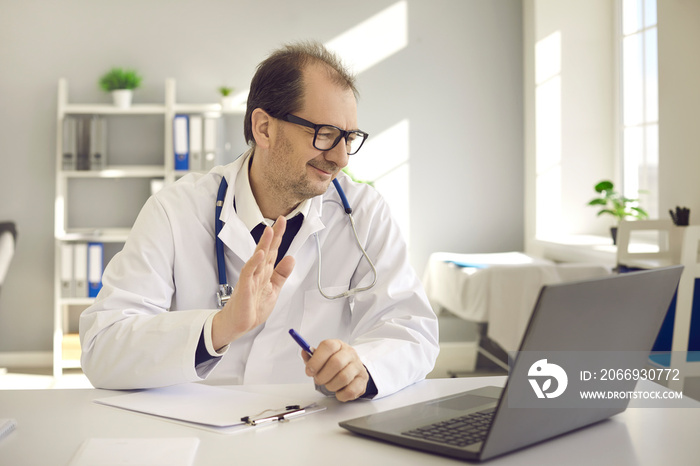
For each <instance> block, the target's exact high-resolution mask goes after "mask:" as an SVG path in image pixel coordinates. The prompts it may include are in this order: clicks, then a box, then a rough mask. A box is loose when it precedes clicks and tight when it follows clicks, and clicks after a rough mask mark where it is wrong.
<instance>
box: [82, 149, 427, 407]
mask: <svg viewBox="0 0 700 466" xmlns="http://www.w3.org/2000/svg"><path fill="white" fill-rule="evenodd" d="M243 159H245V157H240V158H239V159H238V160H236V161H235V162H233V163H231V164H229V165H226V166H221V167H216V168H214V169H213V170H212V171H211V172H209V173H207V174H189V175H187V176H185V177H183V178H182V179H181V180H179V181H178V182H177V183H175V184H174V185H172V186H170V187H166V188H165V189H163V190H161V191H160V192H159V193H157V194H156V195H154V196H152V197H151V198H150V199H149V200H148V201H147V202H146V204H145V205H144V207H143V209H142V211H141V213H140V214H139V216H138V218H137V220H136V222H135V223H134V226H133V229H132V231H131V234H130V236H129V239H128V241H127V242H126V244H125V245H124V249H123V250H122V251H121V252H120V253H119V254H117V255H116V256H115V257H114V258H113V259H112V260H111V261H110V262H109V264H108V266H107V268H106V270H105V273H104V276H103V288H102V291H101V292H100V294H99V296H98V297H97V300H96V302H95V303H94V304H93V305H92V306H90V307H89V308H88V309H86V310H85V311H84V312H83V314H82V315H81V318H80V338H81V344H82V351H83V353H82V366H83V370H84V372H85V373H86V375H87V376H88V378H89V379H90V381H91V382H92V384H93V385H94V386H96V387H100V388H114V389H132V388H147V387H158V386H167V385H172V384H177V383H183V382H193V381H199V380H202V379H207V381H214V382H215V383H232V384H240V383H246V384H255V383H297V382H305V381H306V382H310V379H309V378H308V377H307V376H306V375H305V373H304V365H303V361H302V358H301V355H300V348H299V347H298V346H297V344H296V343H295V342H294V340H292V338H291V337H290V336H289V335H288V334H287V332H288V329H290V328H294V329H296V330H297V331H298V332H299V333H300V334H301V335H303V336H304V337H305V338H306V340H307V341H308V342H309V343H310V344H311V345H312V346H316V345H318V343H319V342H321V341H322V340H324V339H329V338H339V339H341V340H343V341H346V342H348V343H349V344H350V345H352V346H353V347H354V348H355V349H356V351H357V352H358V354H359V356H360V358H361V360H362V362H363V363H364V365H365V366H366V367H367V369H368V371H369V372H370V374H371V375H372V378H373V380H374V382H375V384H376V386H377V389H378V394H377V397H382V396H385V395H388V394H391V393H394V392H395V391H397V390H400V389H401V388H403V387H405V386H407V385H410V384H412V383H414V382H416V381H419V380H421V379H423V378H424V377H425V376H426V374H427V373H428V372H430V370H432V368H433V366H434V363H435V359H436V357H437V354H438V350H439V347H438V329H437V319H436V317H435V314H434V313H433V311H432V309H431V308H430V305H429V304H428V300H427V298H426V296H425V293H424V291H423V289H422V286H421V284H420V282H419V280H418V278H417V276H416V274H415V273H414V271H413V270H412V268H411V266H410V265H409V263H408V258H407V253H406V245H405V242H404V240H403V238H402V236H401V234H400V231H399V228H398V226H397V224H396V222H395V221H394V220H393V218H392V217H391V215H390V212H389V208H388V206H387V205H386V203H385V202H384V200H383V199H382V198H381V196H379V194H378V193H377V192H376V191H375V190H374V189H372V188H371V187H369V186H366V185H363V184H358V183H354V182H352V181H351V180H350V179H349V177H347V176H345V175H344V174H342V173H341V175H340V176H339V179H340V182H341V185H342V187H343V189H344V190H345V192H346V194H347V197H348V199H349V201H350V203H351V205H352V207H353V216H354V218H355V222H356V226H357V233H358V235H359V238H360V241H361V242H362V244H363V245H365V248H366V250H367V253H368V254H369V256H370V257H371V258H372V259H373V261H374V263H375V264H376V267H377V274H378V279H377V284H376V285H375V287H374V288H372V289H371V290H370V291H366V292H362V293H359V294H357V295H355V296H353V297H350V298H342V299H337V300H332V301H331V300H327V299H325V298H323V297H322V296H321V294H320V293H319V291H318V288H317V267H318V252H317V249H316V241H315V239H314V233H317V234H318V239H319V241H320V244H321V249H322V261H323V268H322V276H321V282H322V285H323V288H324V292H326V294H338V293H341V292H342V291H345V290H348V289H350V288H354V287H357V286H364V285H367V284H369V283H370V282H371V279H372V274H371V271H370V268H369V266H368V264H367V262H366V260H365V259H364V258H363V257H362V253H361V251H360V249H359V247H358V246H357V244H356V242H355V239H354V237H353V233H352V229H351V227H350V223H349V219H348V217H347V215H345V213H344V210H343V208H342V206H341V205H340V198H339V196H338V194H337V193H336V191H335V188H334V187H333V186H332V185H331V186H330V187H329V190H328V191H327V192H326V193H325V194H323V195H322V196H317V197H315V198H313V199H312V200H311V208H310V211H309V215H308V217H307V218H305V220H304V222H303V224H302V226H301V229H300V230H299V233H298V234H297V235H296V237H295V238H294V240H293V242H292V244H291V245H290V248H289V250H288V252H287V254H288V255H292V256H294V258H295V260H296V266H295V267H294V271H293V272H292V274H291V276H290V277H289V278H288V280H287V282H286V283H285V285H284V287H283V288H282V291H281V293H280V296H279V299H278V301H277V305H276V306H275V308H274V310H273V312H272V314H271V315H270V317H269V318H268V320H267V322H266V323H265V324H263V325H261V326H259V327H258V328H256V329H254V330H253V331H252V332H250V333H249V334H248V335H246V336H244V337H243V338H240V339H239V340H236V341H234V342H233V343H232V344H231V345H230V347H229V349H228V351H227V352H226V353H225V354H224V356H223V357H221V358H218V359H215V360H213V361H211V362H210V363H209V364H202V365H200V366H199V367H198V368H197V369H195V364H194V355H195V349H196V348H197V344H198V342H199V338H200V335H201V334H202V329H203V326H204V323H205V321H206V320H207V318H208V317H209V316H210V315H211V314H212V313H214V312H217V310H218V309H217V304H216V291H217V290H218V277H217V268H216V254H215V240H214V235H215V229H214V216H215V215H214V207H215V203H216V193H217V190H218V187H219V183H220V181H221V177H222V176H225V177H226V180H227V182H228V185H229V188H228V191H227V194H226V198H225V204H224V207H223V209H222V212H221V217H220V218H221V219H222V220H223V221H224V222H225V224H224V226H223V228H222V230H221V233H220V234H219V236H220V237H221V239H222V240H223V243H224V246H225V247H224V249H225V256H226V271H227V274H228V281H229V283H231V284H232V285H233V284H235V283H236V281H237V279H238V276H239V274H240V270H241V268H242V267H243V264H244V263H245V262H246V261H247V260H248V259H249V258H250V257H251V255H252V253H253V251H254V249H255V242H254V240H253V238H252V237H251V235H250V233H249V232H248V230H247V229H246V227H245V226H244V224H243V222H242V221H241V220H240V219H239V218H238V217H237V215H236V212H235V209H234V208H233V193H234V183H235V182H236V175H237V173H238V170H240V168H241V165H242V162H243Z"/></svg>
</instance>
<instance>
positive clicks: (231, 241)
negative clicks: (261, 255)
mask: <svg viewBox="0 0 700 466" xmlns="http://www.w3.org/2000/svg"><path fill="white" fill-rule="evenodd" d="M245 159H246V156H245V155H242V156H240V157H239V158H238V159H236V161H235V162H233V163H232V164H230V165H228V166H227V167H226V170H225V171H224V176H225V177H226V181H227V183H228V190H227V191H226V197H225V198H224V205H223V207H222V208H221V215H220V216H219V219H220V220H221V221H223V222H224V226H223V227H222V228H221V232H219V238H221V241H223V243H224V245H225V246H226V247H227V248H228V249H230V250H231V252H233V253H234V254H235V255H236V256H238V257H239V258H240V259H241V260H242V261H243V262H246V261H248V259H250V257H251V256H252V255H253V252H255V246H256V244H255V240H253V237H252V236H251V235H250V234H248V235H245V234H242V233H243V232H247V231H248V229H247V228H246V226H245V224H244V223H243V221H242V220H241V219H240V218H238V216H237V215H236V210H235V209H234V208H233V197H234V193H235V191H236V189H235V184H236V177H237V175H238V171H239V170H240V169H241V167H242V165H243V162H244V161H245Z"/></svg>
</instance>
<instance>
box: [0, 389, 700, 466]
mask: <svg viewBox="0 0 700 466" xmlns="http://www.w3.org/2000/svg"><path fill="white" fill-rule="evenodd" d="M504 382H505V378H504V377H484V378H462V379H434V380H426V381H423V382H420V383H418V384H416V385H414V386H411V387H409V388H407V389H405V390H403V391H401V392H399V393H397V394H395V395H393V396H390V397H387V398H384V399H380V400H376V401H357V402H353V403H346V404H343V403H339V402H337V401H335V400H334V399H328V398H324V399H322V401H321V403H323V404H325V405H326V406H327V408H328V409H327V410H326V411H323V412H321V413H318V414H314V415H311V416H308V417H303V418H297V419H294V420H292V421H290V422H288V423H283V424H278V425H272V426H266V427H259V428H256V429H252V430H250V431H247V432H240V433H237V434H233V435H223V434H218V433H214V432H209V431H205V430H201V429H196V428H192V427H189V426H185V425H182V424H177V423H174V422H170V421H167V420H162V419H159V418H157V417H153V416H148V415H145V414H138V413H133V412H129V411H125V410H121V409H117V408H112V407H109V406H104V405H99V404H96V403H93V402H92V400H93V399H95V398H102V397H105V396H110V395H111V394H118V393H119V392H112V391H106V390H87V389H85V390H6V391H0V417H11V418H15V419H17V421H18V425H17V429H16V430H15V432H13V433H12V434H11V435H9V436H8V437H7V438H5V439H4V440H2V441H0V464H3V465H5V464H7V465H10V464H11V465H36V464H52V465H53V464H55V465H63V464H67V463H68V461H69V460H70V458H71V457H72V456H73V454H74V453H75V452H76V450H77V449H78V447H79V446H80V444H81V443H82V442H83V441H84V440H85V439H88V438H136V437H140V438H164V437H193V436H195V437H199V439H200V445H199V448H198V450H197V455H196V458H195V464H197V465H212V464H223V463H227V464H228V463H230V464H234V463H235V464H253V465H256V464H290V465H318V464H324V465H350V464H352V465H358V464H382V465H401V466H404V465H407V464H420V465H424V464H430V465H435V464H460V463H459V462H458V461H456V460H453V459H449V458H443V457H439V456H434V455H429V454H427V453H422V452H417V451H413V450H409V449H405V448H401V447H397V446H393V445H389V444H385V443H382V442H379V441H375V440H370V439H366V438H363V437H360V436H357V435H354V434H352V433H350V432H348V431H346V430H344V429H342V428H340V427H339V426H338V422H339V421H341V420H345V419H350V418H354V417H357V416H361V415H365V414H370V413H373V412H377V411H384V410H387V409H391V408H395V407H399V406H404V405H407V404H411V403H414V402H417V401H421V400H426V399H431V398H435V397H438V396H444V395H449V394H453V393H457V392H460V391H464V390H470V389H473V388H477V387H481V386H485V385H499V386H502V385H503V384H504ZM640 383H646V384H650V382H640ZM236 388H238V389H241V388H242V389H245V390H251V391H257V392H259V393H270V394H280V393H284V394H292V395H297V394H298V395H299V396H305V397H307V398H308V396H309V394H312V393H313V386H310V385H264V386H243V387H236ZM684 404H685V405H686V406H688V408H671V409H662V408H632V406H634V402H633V403H632V404H631V405H630V406H631V407H630V408H629V409H628V410H627V411H625V412H624V413H622V414H619V415H617V416H614V417H613V418H611V419H610V420H607V421H603V422H601V423H599V424H597V425H595V426H592V427H589V428H586V429H582V430H580V431H577V432H574V433H571V434H568V435H564V436H562V437H559V438H557V439H554V440H551V441H549V442H546V443H543V444H540V445H537V446H535V447H531V448H528V449H525V450H521V451H519V452H516V453H513V454H510V455H507V456H504V457H501V458H497V459H495V460H492V461H490V462H489V463H488V464H489V465H501V464H518V465H537V466H542V465H553V464H570V465H576V464H581V465H590V464H596V463H598V464H617V465H626V464H630V465H631V464H634V465H639V464H649V465H655V466H656V465H658V464H674V465H684V464H688V465H690V464H697V427H698V426H699V425H700V403H698V402H694V401H693V400H690V399H686V400H684Z"/></svg>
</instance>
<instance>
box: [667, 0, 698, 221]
mask: <svg viewBox="0 0 700 466" xmlns="http://www.w3.org/2000/svg"><path fill="white" fill-rule="evenodd" d="M658 19H659V23H658V27H659V213H660V215H661V216H662V218H668V217H666V212H668V210H669V209H675V207H676V206H684V207H688V208H689V209H690V223H692V224H700V137H699V135H700V117H698V109H700V60H698V59H697V56H698V52H697V50H698V47H700V2H697V1H687V0H658Z"/></svg>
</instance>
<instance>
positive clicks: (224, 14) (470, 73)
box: [0, 0, 523, 353]
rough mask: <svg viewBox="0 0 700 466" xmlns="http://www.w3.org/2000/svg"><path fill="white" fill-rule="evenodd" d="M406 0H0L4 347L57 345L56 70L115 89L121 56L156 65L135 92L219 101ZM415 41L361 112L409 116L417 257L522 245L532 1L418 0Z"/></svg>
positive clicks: (374, 118)
mask: <svg viewBox="0 0 700 466" xmlns="http://www.w3.org/2000/svg"><path fill="white" fill-rule="evenodd" d="M396 1H397V0H358V1H355V2H352V4H348V3H347V2H345V1H337V0H327V1H325V2H324V3H323V4H322V6H323V7H322V8H319V2H318V1H317V0H296V1H294V2H287V1H282V0H278V1H265V0H258V1H254V2H253V1H225V2H224V1H219V0H199V1H194V0H192V1H186V0H149V1H146V2H136V1H130V2H96V1H94V0H64V1H61V2H53V1H41V0H25V1H22V2H15V1H12V0H0V219H2V220H5V219H7V220H14V221H16V222H17V224H18V229H19V238H18V240H19V242H18V249H17V253H16V255H15V259H14V261H13V263H12V265H11V268H10V271H9V274H8V277H7V281H6V283H5V284H4V285H3V287H2V292H1V293H0V353H3V352H8V351H21V352H32V351H49V350H50V348H51V334H52V322H53V317H52V312H53V311H52V307H53V276H52V274H53V270H54V267H53V198H54V176H55V173H54V169H55V168H54V167H55V162H54V159H53V157H54V150H55V149H54V144H55V135H56V127H55V126H56V123H55V121H56V88H57V81H58V79H59V78H61V77H65V78H67V79H68V81H69V86H70V99H71V101H76V102H108V101H109V99H108V96H106V95H104V94H103V93H101V91H100V90H99V89H98V88H97V84H96V83H97V79H98V77H99V76H100V75H101V74H102V73H103V72H104V71H106V70H107V69H108V68H110V67H111V66H116V65H119V66H126V67H134V68H137V69H138V70H140V71H141V72H142V74H143V75H144V76H145V82H144V85H143V87H142V89H140V90H138V91H137V93H136V96H135V98H136V99H137V100H138V101H140V102H162V101H163V98H164V97H163V92H164V91H163V83H164V81H165V79H166V78H169V77H172V78H175V79H176V80H177V86H178V100H182V101H189V102H213V101H216V100H217V96H216V93H215V89H216V87H218V86H220V85H221V84H223V83H227V84H230V85H233V86H234V87H236V88H244V87H246V86H247V85H248V83H249V81H250V78H251V77H252V74H253V72H254V67H255V65H256V64H257V63H258V62H259V61H260V60H262V59H263V58H264V57H265V56H266V54H267V53H268V52H269V51H270V50H272V49H274V48H275V47H277V46H278V45H280V44H281V43H282V42H287V41H292V40H296V39H306V38H315V39H317V40H320V41H322V42H326V41H329V40H331V39H333V38H335V37H337V36H338V35H340V34H342V33H343V32H345V31H347V30H349V29H351V28H352V27H354V26H356V25H357V24H360V23H362V22H363V21H365V20H367V19H368V18H371V17H372V16H373V15H375V14H376V13H378V12H380V11H383V10H384V9H386V8H388V7H390V6H391V5H394V4H395V3H396ZM406 4H407V12H408V16H407V18H408V44H407V46H406V47H405V48H403V49H401V50H399V51H398V52H396V53H394V54H392V55H391V56H389V57H388V58H386V59H385V60H383V61H381V62H380V63H378V64H376V65H375V66H373V67H371V68H370V69H368V70H367V71H364V72H363V73H361V75H360V76H359V87H360V92H361V100H360V103H359V122H360V125H361V127H362V128H363V129H365V130H366V131H368V132H370V133H371V134H374V135H376V134H381V133H382V132H383V131H384V130H386V129H388V128H390V127H392V126H393V125H395V124H396V123H397V122H400V121H403V120H405V119H408V120H409V122H410V124H409V131H410V132H409V137H410V140H409V150H410V167H409V181H410V187H409V193H408V194H409V199H410V212H409V215H410V222H411V223H410V232H409V236H410V238H411V259H412V261H413V264H414V266H415V267H416V268H417V269H418V271H419V273H422V270H423V267H424V265H425V263H426V260H427V258H428V255H429V253H430V252H433V251H436V250H451V251H460V252H491V251H506V250H518V249H522V238H523V226H522V224H523V207H522V203H521V201H520V199H521V198H522V192H523V176H522V171H523V155H522V84H521V83H522V44H521V40H522V29H521V28H522V26H521V24H522V23H521V2H520V0H437V1H430V2H427V1H422V0H406Z"/></svg>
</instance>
